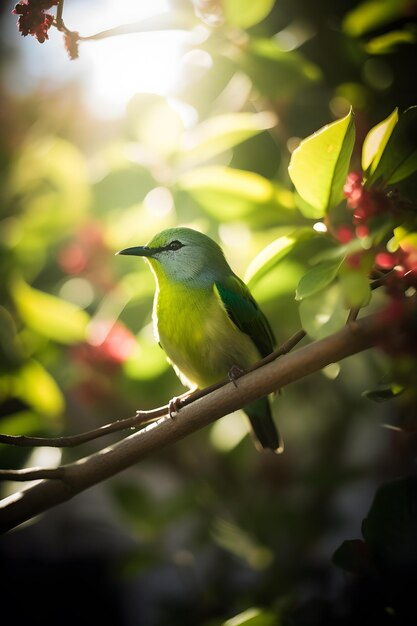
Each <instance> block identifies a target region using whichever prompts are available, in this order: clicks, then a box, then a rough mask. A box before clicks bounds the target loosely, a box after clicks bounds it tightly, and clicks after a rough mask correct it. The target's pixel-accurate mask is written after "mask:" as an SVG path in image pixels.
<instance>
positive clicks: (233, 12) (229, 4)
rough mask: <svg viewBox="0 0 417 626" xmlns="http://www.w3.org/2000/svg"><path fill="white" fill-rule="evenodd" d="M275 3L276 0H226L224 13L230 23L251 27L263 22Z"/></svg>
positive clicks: (241, 26)
mask: <svg viewBox="0 0 417 626" xmlns="http://www.w3.org/2000/svg"><path fill="white" fill-rule="evenodd" d="M274 4H275V0H256V1H255V2H254V0H224V3H223V6H224V15H225V18H226V20H227V22H228V23H229V24H233V26H239V27H240V28H249V27H250V26H254V25H255V24H258V23H259V22H261V21H262V20H263V19H264V18H265V17H266V16H267V15H268V14H269V13H270V11H271V9H272V7H273V6H274Z"/></svg>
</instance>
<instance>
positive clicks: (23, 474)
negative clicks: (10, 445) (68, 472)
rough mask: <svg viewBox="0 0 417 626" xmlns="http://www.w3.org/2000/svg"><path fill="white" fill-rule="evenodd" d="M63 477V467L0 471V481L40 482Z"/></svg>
mask: <svg viewBox="0 0 417 626" xmlns="http://www.w3.org/2000/svg"><path fill="white" fill-rule="evenodd" d="M64 477H65V466H62V467H51V468H49V467H28V468H24V469H18V470H11V469H10V470H0V480H14V481H26V480H40V479H45V478H52V479H54V480H57V479H58V478H60V479H62V478H64Z"/></svg>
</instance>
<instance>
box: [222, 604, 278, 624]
mask: <svg viewBox="0 0 417 626" xmlns="http://www.w3.org/2000/svg"><path fill="white" fill-rule="evenodd" d="M277 624H279V621H277V615H276V614H274V613H272V612H271V611H265V610H261V609H257V608H251V609H247V610H246V611H243V613H239V615H235V616H234V617H231V618H230V619H228V620H227V621H226V622H223V624H222V626H277Z"/></svg>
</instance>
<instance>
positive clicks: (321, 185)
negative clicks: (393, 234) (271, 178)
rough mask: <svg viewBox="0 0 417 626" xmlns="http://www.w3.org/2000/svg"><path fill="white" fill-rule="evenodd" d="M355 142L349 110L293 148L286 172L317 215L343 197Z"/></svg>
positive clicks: (351, 115)
mask: <svg viewBox="0 0 417 626" xmlns="http://www.w3.org/2000/svg"><path fill="white" fill-rule="evenodd" d="M354 142H355V126H354V123H353V112H352V110H350V111H349V113H348V114H347V115H346V116H345V117H343V118H342V119H340V120H337V121H336V122H333V123H332V124H328V125H327V126H324V128H321V129H320V130H319V131H317V132H316V133H314V134H313V135H310V137H307V138H306V139H304V140H303V141H302V142H301V143H300V145H299V146H298V148H297V149H296V150H295V151H294V152H293V154H292V157H291V161H290V165H289V167H288V172H289V174H290V177H291V180H292V182H293V183H294V186H295V188H296V190H297V192H298V193H299V195H300V196H301V197H302V199H303V200H304V201H305V202H307V203H308V204H309V205H311V206H312V207H314V209H316V211H317V214H316V215H315V217H320V216H322V215H324V214H325V213H326V211H328V210H329V209H331V208H333V207H335V206H336V205H337V204H339V202H340V201H341V200H342V198H343V186H344V183H345V181H346V176H347V173H348V170H349V163H350V157H351V155H352V150H353V145H354Z"/></svg>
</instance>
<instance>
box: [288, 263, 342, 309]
mask: <svg viewBox="0 0 417 626" xmlns="http://www.w3.org/2000/svg"><path fill="white" fill-rule="evenodd" d="M341 264H342V261H341V260H340V259H337V260H336V261H324V262H323V263H320V264H319V265H316V267H313V268H312V269H311V270H309V271H308V272H307V273H306V274H304V276H303V277H302V278H301V280H300V282H299V283H298V287H297V291H296V296H295V299H296V300H303V299H304V298H307V297H308V296H312V295H313V294H315V293H317V291H320V290H321V289H323V288H324V287H327V285H330V283H332V282H333V280H334V279H335V278H336V276H337V274H338V272H339V268H340V266H341Z"/></svg>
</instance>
